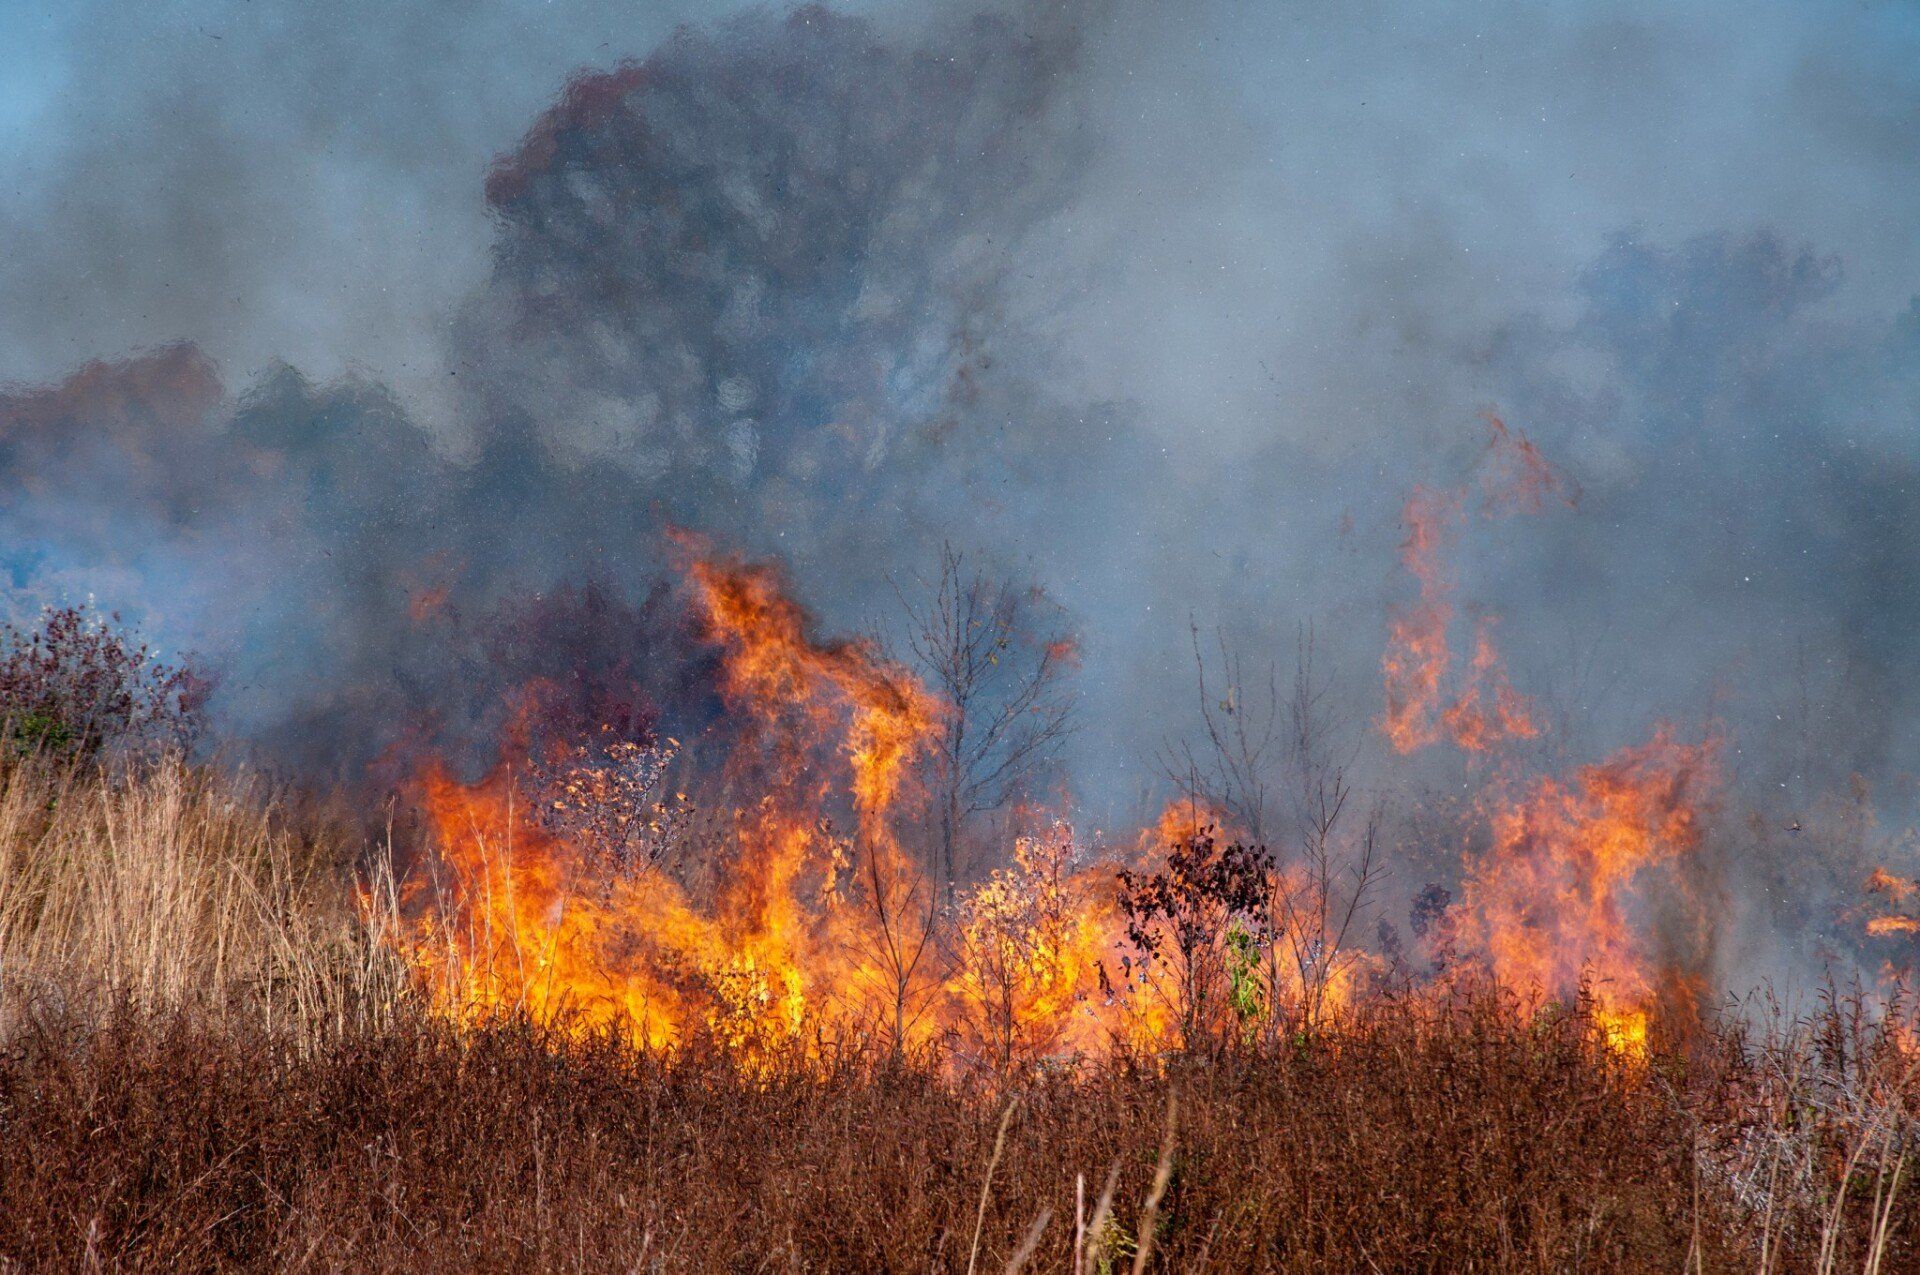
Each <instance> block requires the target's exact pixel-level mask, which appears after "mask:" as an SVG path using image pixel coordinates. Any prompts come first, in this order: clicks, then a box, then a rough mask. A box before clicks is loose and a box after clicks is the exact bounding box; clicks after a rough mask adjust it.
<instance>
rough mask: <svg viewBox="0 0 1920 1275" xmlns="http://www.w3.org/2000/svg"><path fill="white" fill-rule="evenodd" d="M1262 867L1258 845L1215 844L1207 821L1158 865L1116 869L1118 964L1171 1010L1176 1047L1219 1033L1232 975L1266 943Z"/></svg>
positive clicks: (1234, 981)
mask: <svg viewBox="0 0 1920 1275" xmlns="http://www.w3.org/2000/svg"><path fill="white" fill-rule="evenodd" d="M1272 873H1273V856H1272V855H1271V854H1269V853H1268V852H1267V851H1266V850H1265V849H1264V848H1262V847H1259V846H1244V845H1239V844H1234V845H1227V846H1222V845H1220V844H1219V843H1218V842H1217V841H1216V840H1215V838H1214V835H1213V829H1212V828H1203V829H1200V830H1199V831H1197V832H1195V833H1193V834H1192V835H1190V836H1187V837H1185V838H1183V839H1181V840H1180V841H1177V842H1175V843H1174V845H1173V846H1172V848H1171V849H1170V850H1169V851H1168V854H1167V862H1166V866H1165V867H1163V868H1161V869H1160V870H1159V871H1158V872H1153V873H1145V872H1134V871H1131V870H1130V869H1126V868H1122V869H1121V870H1120V873H1119V877H1120V911H1121V913H1122V915H1123V916H1124V917H1125V919H1126V934H1127V942H1128V943H1129V944H1131V945H1132V947H1133V949H1134V954H1135V955H1134V956H1133V957H1129V958H1127V959H1126V960H1125V961H1124V962H1123V968H1124V970H1125V972H1126V974H1127V978H1128V982H1129V983H1137V985H1138V986H1139V987H1140V988H1142V989H1144V990H1145V991H1146V992H1148V993H1149V994H1150V996H1151V998H1152V999H1153V1000H1155V1001H1158V1002H1159V1007H1160V1008H1161V1009H1163V1010H1165V1011H1166V1012H1168V1013H1170V1014H1171V1015H1172V1017H1173V1019H1174V1020H1175V1021H1174V1028H1175V1030H1176V1032H1177V1037H1178V1043H1179V1044H1180V1045H1181V1046H1182V1047H1184V1048H1187V1049H1195V1048H1201V1047H1205V1046H1207V1045H1209V1044H1211V1043H1212V1042H1215V1041H1217V1040H1219V1039H1220V1038H1221V1035H1222V1031H1223V1029H1224V1027H1225V1025H1226V1024H1225V1021H1224V1020H1225V1015H1226V1012H1227V1010H1228V1008H1229V1007H1230V1006H1233V1005H1236V1004H1237V1003H1238V1002H1236V1000H1235V999H1234V993H1235V991H1236V989H1237V988H1239V987H1240V986H1241V982H1240V979H1241V977H1242V976H1243V975H1244V974H1245V973H1246V971H1247V968H1248V967H1249V965H1250V964H1251V963H1257V960H1258V953H1259V952H1260V951H1262V950H1264V948H1265V947H1266V945H1267V944H1268V943H1270V942H1271V941H1272V937H1273V936H1272V934H1271V932H1270V926H1269V922H1268V920H1267V901H1268V898H1269V892H1270V889H1271V884H1270V881H1271V876H1272Z"/></svg>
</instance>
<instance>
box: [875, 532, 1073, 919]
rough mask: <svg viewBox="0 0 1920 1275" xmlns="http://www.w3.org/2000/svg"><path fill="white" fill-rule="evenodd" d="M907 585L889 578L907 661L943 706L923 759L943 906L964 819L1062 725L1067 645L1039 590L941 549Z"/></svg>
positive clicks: (1030, 765)
mask: <svg viewBox="0 0 1920 1275" xmlns="http://www.w3.org/2000/svg"><path fill="white" fill-rule="evenodd" d="M916 584H917V585H918V588H917V589H916V590H915V591H914V592H913V593H912V594H909V592H908V591H906V590H903V589H901V588H900V586H899V584H898V582H896V583H895V585H894V593H895V596H897V597H898V598H899V600H900V605H901V607H902V609H903V610H904V611H905V612H906V616H907V645H908V648H909V649H910V650H911V651H912V654H913V661H914V664H915V665H916V667H917V668H918V670H919V671H920V673H921V674H922V675H923V676H924V677H925V678H926V679H927V681H928V682H929V684H930V685H931V686H932V687H933V689H934V690H935V691H937V692H938V693H939V694H940V695H941V697H942V698H943V699H945V700H946V703H947V707H948V712H947V714H946V717H945V719H944V720H943V722H942V723H941V730H940V735H939V737H938V739H936V740H935V742H934V746H933V749H932V754H931V759H932V771H933V774H932V787H933V797H934V802H935V808H936V810H937V811H938V818H939V838H938V842H937V844H936V845H935V846H934V853H935V857H936V860H937V861H936V862H935V863H934V864H933V865H932V866H933V870H934V876H935V877H936V879H937V880H939V881H940V882H941V884H942V888H943V890H944V892H945V895H946V899H947V901H948V902H949V903H951V902H952V901H953V893H954V886H955V882H956V881H957V879H958V862H957V860H958V847H959V845H960V842H961V840H962V838H963V837H964V835H965V831H966V825H967V822H968V821H969V820H970V819H971V818H972V817H973V816H974V815H977V814H980V813H982V812H985V811H989V810H996V809H998V808H999V807H1001V806H1002V805H1004V804H1005V803H1006V802H1007V801H1008V800H1009V799H1010V798H1011V797H1013V796H1014V795H1015V794H1016V793H1017V792H1018V791H1019V790H1020V788H1021V787H1022V785H1023V784H1025V783H1026V782H1028V781H1029V780H1031V779H1032V778H1033V776H1034V774H1035V772H1036V771H1038V770H1039V769H1040V768H1041V767H1042V766H1043V765H1045V763H1046V762H1047V761H1049V760H1050V759H1051V758H1052V757H1053V755H1054V753H1055V751H1056V750H1057V749H1058V747H1059V745H1060V742H1061V741H1062V740H1063V739H1065V738H1066V736H1067V734H1068V733H1069V731H1070V730H1071V729H1072V724H1073V705H1072V700H1071V699H1070V698H1069V696H1068V694H1067V693H1066V687H1065V678H1066V675H1067V673H1068V672H1069V671H1070V670H1071V669H1072V667H1073V665H1074V662H1075V646H1074V641H1073V635H1072V633H1071V632H1070V631H1069V630H1068V628H1067V627H1066V625H1065V623H1064V621H1063V619H1062V617H1061V614H1060V609H1059V607H1058V606H1057V605H1056V604H1055V603H1054V602H1053V601H1052V599H1051V598H1049V597H1048V596H1047V594H1046V592H1045V591H1044V590H1042V589H1041V588H1039V587H1038V586H1037V585H1036V586H1028V587H1024V588H1022V587H1018V586H1016V585H1015V584H1013V583H1012V582H1011V581H1008V580H1005V579H1002V578H994V577H989V576H987V575H986V574H985V573H983V572H981V571H979V570H978V569H974V568H971V567H969V565H968V563H967V561H966V559H965V556H964V555H962V554H961V553H959V552H957V551H956V550H955V549H954V548H953V546H952V545H950V544H943V545H942V546H941V548H940V570H939V574H938V575H937V576H936V577H935V578H934V579H932V580H928V579H925V578H923V577H916Z"/></svg>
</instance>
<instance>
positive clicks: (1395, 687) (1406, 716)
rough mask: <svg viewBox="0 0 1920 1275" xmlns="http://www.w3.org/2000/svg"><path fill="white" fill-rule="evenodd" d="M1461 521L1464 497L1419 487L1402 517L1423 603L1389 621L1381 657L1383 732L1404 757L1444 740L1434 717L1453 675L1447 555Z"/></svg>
mask: <svg viewBox="0 0 1920 1275" xmlns="http://www.w3.org/2000/svg"><path fill="white" fill-rule="evenodd" d="M1459 516H1460V493H1459V492H1457V491H1436V490H1434V489H1432V488H1429V487H1415V488H1414V489H1413V494H1412V495H1410V496H1408V497H1407V503H1406V507H1405V509H1404V510H1402V512H1401V515H1400V517H1401V522H1402V523H1403V524H1404V525H1405V526H1406V529H1407V536H1406V539H1405V540H1404V541H1402V542H1401V545H1400V562H1401V565H1403V566H1404V567H1405V568H1406V569H1407V573H1408V574H1409V575H1411V576H1412V577H1413V578H1414V580H1415V582H1416V583H1417V584H1418V586H1419V598H1418V600H1417V601H1415V602H1414V603H1413V604H1412V605H1411V606H1408V607H1404V608H1400V609H1398V610H1396V611H1395V612H1394V613H1393V614H1392V615H1391V616H1390V617H1389V621H1388V634H1387V650H1386V654H1385V655H1383V656H1382V657H1381V672H1382V674H1383V675H1384V677H1385V680H1386V686H1387V712H1386V716H1385V718H1383V719H1382V721H1381V729H1382V730H1384V731H1385V732H1386V734H1387V739H1388V740H1389V741H1390V742H1391V743H1392V744H1393V747H1394V751H1396V752H1399V753H1410V752H1413V751H1414V750H1416V749H1419V748H1424V747H1426V746H1427V745H1428V744H1431V743H1433V742H1434V741H1435V740H1436V739H1438V738H1439V730H1438V727H1437V726H1436V725H1435V723H1434V718H1435V714H1436V709H1437V707H1438V705H1439V702H1440V688H1441V683H1442V681H1443V680H1444V679H1445V677H1446V675H1447V663H1448V658H1449V657H1448V653H1447V626H1448V625H1450V624H1451V623H1452V622H1453V603H1452V601H1451V599H1450V596H1449V595H1450V593H1451V591H1452V582H1451V581H1450V580H1448V579H1447V577H1446V575H1445V574H1444V565H1445V564H1444V560H1443V553H1442V551H1443V548H1444V546H1445V544H1446V542H1447V539H1448V537H1449V535H1450V534H1451V528H1452V525H1453V524H1454V522H1456V521H1457V520H1458V518H1459Z"/></svg>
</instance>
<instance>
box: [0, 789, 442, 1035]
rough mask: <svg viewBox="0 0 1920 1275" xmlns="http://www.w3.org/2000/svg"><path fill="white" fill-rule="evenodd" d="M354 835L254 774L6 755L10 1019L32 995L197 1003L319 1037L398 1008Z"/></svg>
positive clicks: (227, 1019) (88, 1008)
mask: <svg viewBox="0 0 1920 1275" xmlns="http://www.w3.org/2000/svg"><path fill="white" fill-rule="evenodd" d="M352 850H353V848H352V845H351V841H350V837H349V835H348V834H347V833H346V832H344V831H343V830H341V829H339V828H337V827H335V826H333V825H332V824H331V821H329V820H327V819H324V818H320V817H316V814H315V812H314V811H312V810H309V809H303V808H301V807H300V806H299V804H298V803H297V802H296V801H295V800H294V799H293V798H292V797H291V796H290V795H289V794H287V793H285V792H283V791H279V790H276V789H275V788H273V787H272V786H271V785H269V784H268V783H266V782H265V781H264V780H262V779H260V778H259V777H257V776H247V775H229V774H223V773H221V772H218V771H215V770H212V769H208V768H197V767H192V766H189V765H187V764H185V763H184V762H182V761H181V760H180V759H178V758H175V757H166V758H161V759H159V760H157V761H154V762H151V763H148V764H146V765H143V766H140V767H139V768H137V769H131V770H121V771H119V772H110V771H108V770H106V769H103V768H99V767H76V766H72V765H60V764H56V763H53V762H51V761H48V760H46V759H41V758H25V759H16V760H13V761H11V762H9V763H8V764H6V765H5V766H4V767H0V1027H4V1026H5V1024H7V1023H8V1022H9V1021H12V1020H15V1019H17V1017H18V1015H19V1013H20V1012H21V1011H22V1010H23V1008H24V1007H26V1006H28V1005H30V1004H41V1005H45V1004H49V1003H51V1004H56V1005H58V1006H59V1007H61V1009H62V1011H63V1013H64V1014H66V1015H68V1016H72V1015H75V1014H80V1015H85V1014H88V1013H92V1012H99V1011H102V1010H104V1009H105V1008H106V1007H108V1006H116V1007H123V1008H131V1009H134V1010H138V1011H142V1012H149V1013H162V1014H191V1015H194V1016H197V1017H201V1018H205V1019H207V1020H209V1021H211V1022H214V1023H237V1022H238V1021H239V1020H242V1019H244V1021H245V1023H246V1024H247V1025H248V1026H253V1027H258V1028H259V1029H261V1030H263V1031H265V1032H267V1033H269V1034H270V1035H272V1036H275V1037H288V1038H291V1039H294V1040H299V1041H305V1042H311V1041H314V1040H317V1039H319V1038H321V1037H323V1036H325V1035H329V1034H338V1033H339V1032H341V1031H343V1030H345V1029H347V1028H349V1027H364V1026H369V1025H377V1024H378V1023H379V1022H380V1021H381V1020H382V1018H383V1017H384V1016H385V1015H388V1014H390V1013H391V1012H392V1008H393V1006H394V1005H395V1004H396V1002H397V1000H398V999H399V995H400V993H401V991H402V989H403V987H404V977H403V971H402V969H401V968H400V965H399V962H398V961H397V960H396V958H395V956H394V954H393V949H392V945H391V944H389V943H387V942H386V941H385V939H386V935H385V934H384V933H383V928H384V926H385V924H386V920H385V918H387V917H389V916H391V912H390V910H386V909H380V908H363V907H360V906H358V904H357V903H356V899H355V896H354V890H353V886H352V882H353V879H354V878H353V874H352V872H351V871H350V870H349V863H350V860H351V856H352Z"/></svg>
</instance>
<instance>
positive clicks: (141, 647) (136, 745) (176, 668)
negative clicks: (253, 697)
mask: <svg viewBox="0 0 1920 1275" xmlns="http://www.w3.org/2000/svg"><path fill="white" fill-rule="evenodd" d="M212 690H213V683H212V682H211V681H210V680H209V679H208V678H206V677H204V676H203V675H201V674H200V673H198V672H196V671H195V670H194V669H192V668H191V667H190V666H188V665H186V664H179V665H174V664H168V663H165V662H163V661H162V660H160V659H159V658H158V657H157V656H156V655H155V653H154V651H153V649H152V648H151V647H149V646H148V645H146V644H145V643H144V642H140V641H138V640H137V639H136V638H135V637H134V636H132V635H131V634H130V633H128V632H127V631H126V630H125V629H124V628H123V627H122V625H121V623H120V617H119V616H118V615H117V614H109V615H107V616H105V617H96V616H95V615H94V614H93V613H92V612H90V611H89V610H88V608H86V607H84V606H67V607H49V608H47V609H46V610H45V611H43V612H42V613H41V616H40V620H39V623H38V624H37V625H36V626H35V627H33V628H30V629H29V628H24V627H21V626H18V625H7V626H5V627H4V628H0V720H4V722H5V728H4V735H5V738H6V739H7V740H8V741H9V742H10V743H11V744H13V745H14V746H15V747H17V748H22V749H28V750H38V751H45V752H50V753H55V754H60V755H65V756H71V757H75V758H91V757H96V756H99V755H100V754H101V753H103V752H108V751H121V750H128V749H145V748H152V747H167V746H181V747H184V746H186V745H189V744H191V743H192V742H193V740H194V738H195V736H196V735H197V733H198V730H199V726H200V721H201V716H202V712H203V710H204V708H205V706H206V701H207V697H208V695H209V694H211V692H212Z"/></svg>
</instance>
